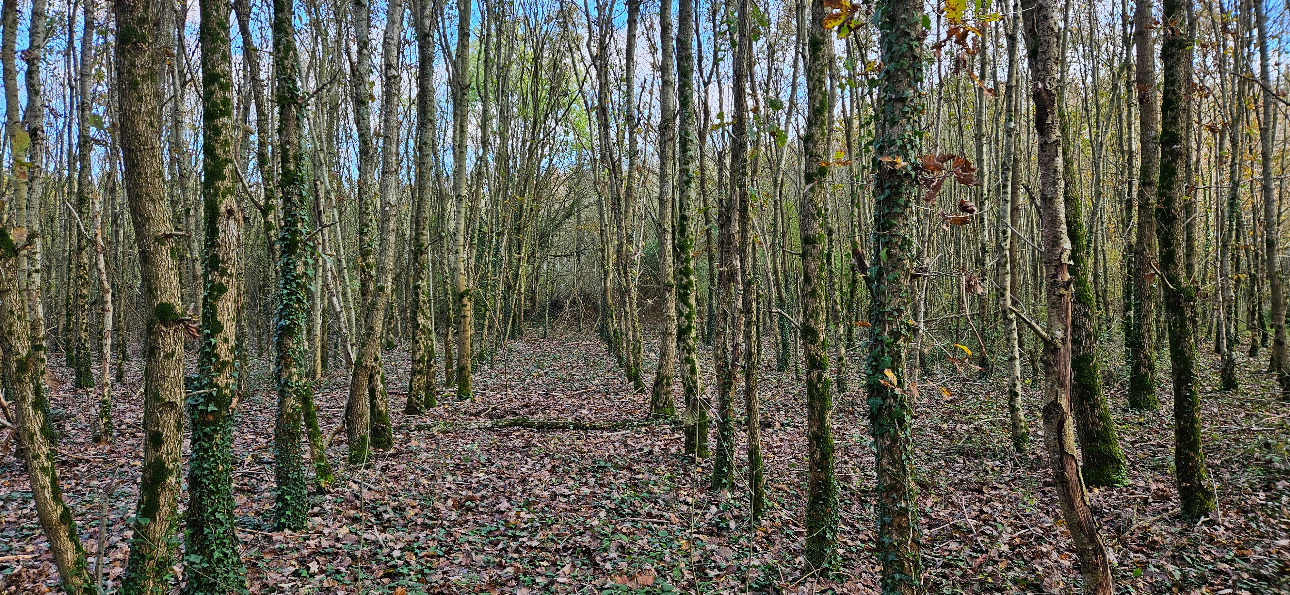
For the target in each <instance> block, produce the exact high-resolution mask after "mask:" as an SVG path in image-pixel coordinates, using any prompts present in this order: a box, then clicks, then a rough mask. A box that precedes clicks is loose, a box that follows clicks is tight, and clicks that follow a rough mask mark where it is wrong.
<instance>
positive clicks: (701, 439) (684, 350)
mask: <svg viewBox="0 0 1290 595" xmlns="http://www.w3.org/2000/svg"><path fill="white" fill-rule="evenodd" d="M694 5H695V0H678V4H677V11H676V18H677V21H678V24H677V31H676V78H677V89H676V95H677V108H678V110H679V112H678V113H679V117H680V121H679V123H680V136H679V137H678V139H677V173H678V179H677V187H676V238H675V244H674V247H675V251H674V253H673V254H674V255H675V256H676V259H677V265H678V267H677V295H676V303H677V324H676V347H677V350H678V351H679V362H680V365H681V388H682V391H683V392H684V394H685V418H684V421H683V423H684V425H685V452H686V454H692V455H694V456H695V457H696V458H700V459H702V458H706V457H707V456H708V409H707V403H705V399H704V397H703V394H702V392H701V390H700V388H699V357H698V328H697V326H696V320H695V318H696V315H697V314H698V309H699V308H698V305H697V304H696V295H695V294H696V292H697V291H698V290H697V287H696V284H695V274H694V243H695V237H696V233H695V229H694V223H695V219H694V216H695V213H694V206H693V204H694V191H695V188H694V182H695V176H696V173H697V172H696V171H695V160H696V156H697V155H696V153H697V151H699V150H700V148H701V147H699V145H698V139H697V138H696V132H695V115H696V114H695V108H696V102H695V89H694V76H695V72H694V43H695V31H694V16H695V15H694V11H695V8H694Z"/></svg>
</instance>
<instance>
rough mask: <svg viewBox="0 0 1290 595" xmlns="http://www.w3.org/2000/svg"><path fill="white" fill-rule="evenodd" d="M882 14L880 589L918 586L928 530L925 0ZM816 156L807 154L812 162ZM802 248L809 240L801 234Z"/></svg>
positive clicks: (878, 133) (873, 420) (873, 365)
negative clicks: (923, 410)
mask: <svg viewBox="0 0 1290 595" xmlns="http://www.w3.org/2000/svg"><path fill="white" fill-rule="evenodd" d="M881 10H882V13H881V14H882V18H881V19H880V20H879V21H878V23H877V24H878V30H879V32H880V35H881V41H880V44H881V56H882V58H881V61H882V63H883V64H884V65H885V70H884V73H883V76H882V78H881V79H880V81H881V83H880V88H879V96H880V97H882V98H883V99H882V101H881V103H880V105H879V106H878V108H877V109H878V112H879V113H878V115H877V118H876V120H875V123H874V143H873V144H874V152H873V165H872V167H873V171H874V172H876V173H875V177H874V190H873V197H874V209H873V212H874V221H873V229H874V236H873V237H874V240H873V241H874V243H873V253H874V255H875V256H876V261H877V262H876V263H874V265H873V269H872V270H871V272H870V275H869V279H870V287H869V292H870V295H872V296H873V298H872V300H871V302H870V304H869V320H870V321H871V323H872V324H873V328H872V329H871V331H872V332H871V334H870V340H869V341H870V342H869V356H868V361H867V375H866V379H865V386H866V389H867V392H868V395H869V398H868V402H869V423H870V427H871V430H870V432H871V433H872V435H873V441H874V450H875V451H876V452H875V458H876V460H877V467H878V483H877V490H876V491H877V501H876V502H875V506H876V515H877V519H878V527H877V529H878V544H879V545H878V552H877V557H878V559H879V560H880V561H881V563H882V590H883V592H884V593H902V594H914V593H921V592H922V582H923V581H922V559H921V556H922V532H921V531H920V529H919V525H918V501H917V498H916V490H917V488H916V487H915V485H914V462H913V439H912V436H911V429H912V423H913V402H912V398H913V395H912V394H911V392H912V391H913V390H914V387H913V382H914V379H915V378H916V377H917V371H916V369H911V366H910V365H909V362H907V361H906V359H905V351H906V349H907V348H908V345H909V341H910V337H911V335H912V334H913V332H914V328H912V326H913V325H912V324H911V322H910V307H911V303H910V301H911V297H912V295H911V294H912V293H913V292H914V291H916V289H915V287H916V284H915V283H913V282H911V272H912V266H913V265H912V258H913V257H914V250H915V248H914V229H913V219H912V217H913V209H914V208H915V203H916V201H917V200H918V199H919V197H920V195H921V193H920V192H919V186H918V178H917V174H918V172H917V170H916V168H915V164H917V163H918V162H919V158H918V150H919V144H920V142H919V138H920V137H921V135H922V133H921V132H920V127H919V116H921V114H922V112H923V105H922V102H921V101H920V100H919V97H920V93H921V92H922V89H921V87H922V84H923V77H924V73H923V60H924V56H923V50H922V44H921V40H922V38H923V36H924V35H926V31H925V29H924V28H923V25H922V19H923V18H924V15H923V5H922V4H921V3H920V2H917V1H915V0H886V1H885V2H884V3H883V4H882V5H881ZM818 161H819V160H818V159H816V158H814V157H811V158H808V159H807V162H808V163H809V164H816V163H817V162H818ZM802 249H803V250H805V249H806V244H805V242H804V243H803V244H802Z"/></svg>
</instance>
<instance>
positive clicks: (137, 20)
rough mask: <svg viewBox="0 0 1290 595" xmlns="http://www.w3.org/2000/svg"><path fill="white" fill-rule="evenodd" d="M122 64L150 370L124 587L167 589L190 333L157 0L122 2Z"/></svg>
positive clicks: (128, 172)
mask: <svg viewBox="0 0 1290 595" xmlns="http://www.w3.org/2000/svg"><path fill="white" fill-rule="evenodd" d="M114 6H115V8H116V22H117V44H116V67H117V84H118V85H119V93H118V95H117V98H118V101H119V104H120V105H119V106H118V113H119V116H118V122H117V125H118V129H119V134H120V137H121V156H122V159H123V161H124V165H125V167H124V171H125V189H126V197H127V198H128V199H129V203H130V216H131V218H132V219H133V221H134V238H135V243H136V244H137V245H138V249H139V271H140V274H141V276H142V278H143V288H144V291H143V294H144V306H145V308H146V309H147V312H148V317H147V328H148V338H147V346H146V350H145V352H146V354H147V360H146V363H145V368H144V387H143V394H144V401H143V431H144V434H145V435H147V436H148V439H147V440H145V441H144V443H143V478H142V481H141V485H140V489H139V506H138V510H137V512H136V513H135V515H134V519H135V520H134V521H133V522H132V523H131V528H132V529H133V532H134V539H133V540H132V541H131V545H130V557H129V560H128V562H127V563H126V570H125V578H124V579H123V580H122V587H121V588H122V592H123V593H127V594H130V595H134V594H147V595H151V594H154V593H155V594H160V593H165V592H167V591H168V590H169V589H170V585H169V582H170V581H169V574H170V567H171V564H172V563H173V557H174V552H175V548H174V544H175V540H174V532H175V523H176V521H177V519H178V516H179V515H178V508H179V491H180V471H181V459H180V447H181V446H182V444H183V403H184V333H185V332H186V329H187V327H188V325H189V324H191V320H190V319H189V318H188V315H187V313H186V312H184V310H183V306H182V304H183V293H182V291H180V287H179V263H178V262H176V260H175V257H174V254H175V251H174V246H173V245H172V244H173V242H174V240H175V239H176V238H177V237H179V236H177V234H176V233H175V231H174V225H173V224H172V222H171V217H172V215H171V211H170V201H169V198H168V197H167V196H166V185H165V180H164V161H163V160H162V153H161V143H160V141H159V139H160V138H161V72H160V68H159V66H160V65H161V64H163V63H164V62H165V59H164V58H163V57H162V53H163V51H164V50H163V47H164V40H165V39H166V38H167V35H166V34H165V31H163V30H162V28H161V24H160V23H159V22H158V18H157V17H158V14H159V11H158V10H157V5H156V4H155V3H154V1H153V0H118V1H117V2H115V3H114Z"/></svg>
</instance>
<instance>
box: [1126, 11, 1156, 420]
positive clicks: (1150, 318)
mask: <svg viewBox="0 0 1290 595" xmlns="http://www.w3.org/2000/svg"><path fill="white" fill-rule="evenodd" d="M1151 7H1152V0H1135V13H1134V15H1133V44H1134V52H1135V56H1136V62H1135V64H1134V68H1135V74H1134V76H1135V78H1136V81H1135V83H1136V93H1137V99H1138V147H1139V149H1138V151H1139V154H1140V155H1141V156H1142V157H1141V160H1140V161H1139V162H1138V229H1137V233H1136V236H1135V237H1134V242H1133V246H1134V253H1133V269H1132V275H1133V284H1134V286H1133V296H1132V316H1133V323H1134V324H1133V325H1132V326H1130V327H1128V329H1127V330H1129V331H1130V332H1129V333H1128V334H1127V335H1126V336H1125V337H1124V341H1125V343H1126V344H1127V347H1128V349H1127V351H1128V352H1129V354H1130V359H1131V361H1130V362H1129V365H1130V369H1129V407H1131V408H1133V409H1139V410H1146V411H1154V410H1156V409H1159V408H1160V398H1159V397H1158V396H1157V395H1156V352H1155V345H1156V342H1155V325H1156V297H1155V296H1156V288H1155V284H1154V280H1155V278H1156V271H1155V268H1154V267H1155V265H1154V263H1155V259H1156V214H1155V204H1156V184H1157V179H1158V178H1159V175H1160V142H1159V138H1158V137H1157V135H1158V134H1159V129H1160V103H1159V102H1158V101H1157V99H1156V56H1155V43H1154V42H1153V41H1152V38H1151V35H1152V29H1153V28H1154V27H1153V25H1152V23H1153V21H1154V17H1153V16H1152V12H1151Z"/></svg>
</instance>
